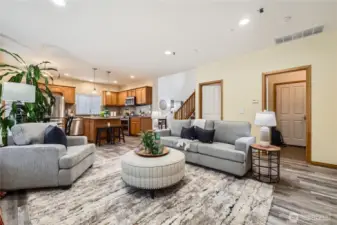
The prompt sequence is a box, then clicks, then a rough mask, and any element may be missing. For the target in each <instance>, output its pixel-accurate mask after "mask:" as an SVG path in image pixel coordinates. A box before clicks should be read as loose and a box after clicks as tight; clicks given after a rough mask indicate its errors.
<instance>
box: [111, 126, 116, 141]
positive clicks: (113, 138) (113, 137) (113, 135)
mask: <svg viewBox="0 0 337 225" xmlns="http://www.w3.org/2000/svg"><path fill="white" fill-rule="evenodd" d="M111 136H112V144H115V128H111Z"/></svg>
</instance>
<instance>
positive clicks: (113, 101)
mask: <svg viewBox="0 0 337 225" xmlns="http://www.w3.org/2000/svg"><path fill="white" fill-rule="evenodd" d="M102 101H103V105H104V106H117V93H116V92H109V91H103V92H102Z"/></svg>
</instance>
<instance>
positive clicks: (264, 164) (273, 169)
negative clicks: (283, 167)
mask: <svg viewBox="0 0 337 225" xmlns="http://www.w3.org/2000/svg"><path fill="white" fill-rule="evenodd" d="M251 147H252V150H253V152H252V160H251V161H252V177H253V178H254V179H256V180H258V181H261V182H265V183H278V182H279V181H280V153H281V148H280V147H278V146H274V145H270V146H269V147H263V146H261V145H259V144H252V145H251ZM262 153H266V154H264V155H263V154H262Z"/></svg>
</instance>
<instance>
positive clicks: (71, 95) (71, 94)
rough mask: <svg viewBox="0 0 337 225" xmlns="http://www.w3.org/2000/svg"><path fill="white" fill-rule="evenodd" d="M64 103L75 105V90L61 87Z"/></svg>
mask: <svg viewBox="0 0 337 225" xmlns="http://www.w3.org/2000/svg"><path fill="white" fill-rule="evenodd" d="M63 97H64V102H65V103H68V104H75V88H74V87H63Z"/></svg>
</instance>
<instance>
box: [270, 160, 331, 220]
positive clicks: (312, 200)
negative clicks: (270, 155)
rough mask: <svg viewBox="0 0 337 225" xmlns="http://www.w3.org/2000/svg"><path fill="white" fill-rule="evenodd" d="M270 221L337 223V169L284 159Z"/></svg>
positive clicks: (275, 186)
mask: <svg viewBox="0 0 337 225" xmlns="http://www.w3.org/2000/svg"><path fill="white" fill-rule="evenodd" d="M274 188H275V190H274V199H273V203H272V207H271V210H270V213H269V218H268V224H270V225H278V224H322V225H323V224H324V225H325V224H327V225H328V224H337V170H335V169H328V168H323V167H318V166H313V165H308V164H307V163H306V162H303V161H297V160H293V159H286V158H282V159H281V181H280V183H278V184H275V185H274Z"/></svg>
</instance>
